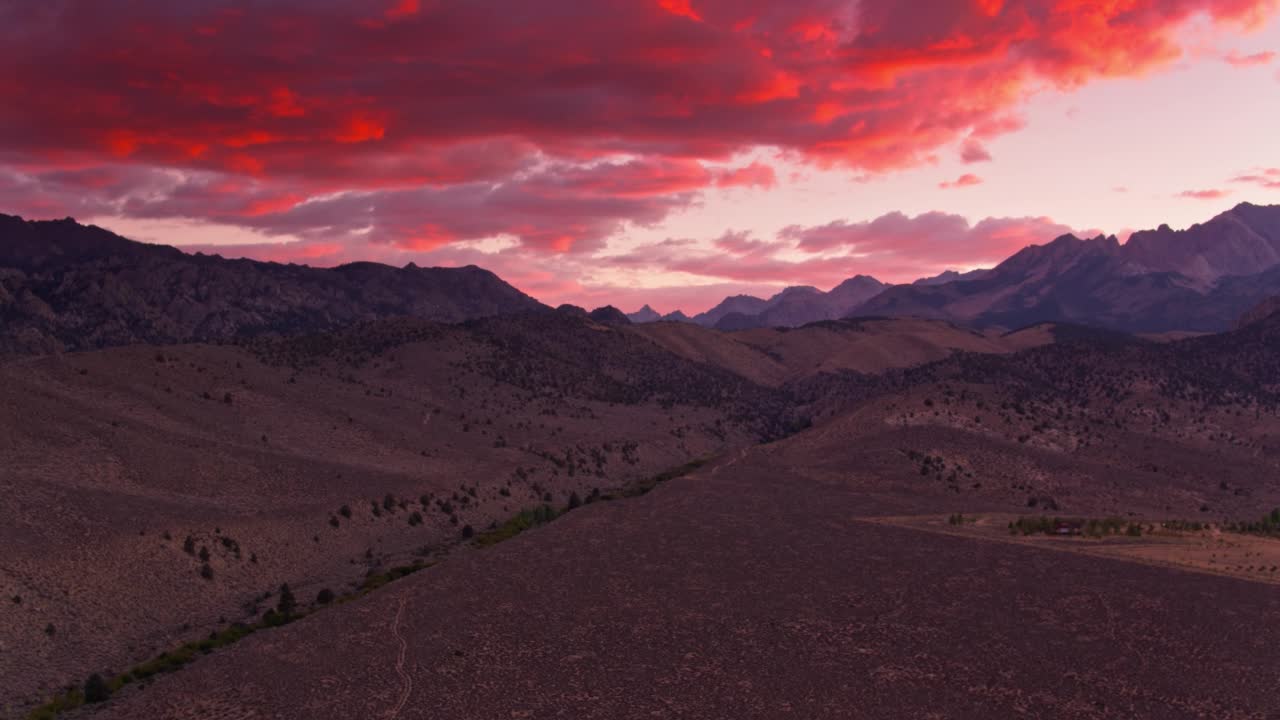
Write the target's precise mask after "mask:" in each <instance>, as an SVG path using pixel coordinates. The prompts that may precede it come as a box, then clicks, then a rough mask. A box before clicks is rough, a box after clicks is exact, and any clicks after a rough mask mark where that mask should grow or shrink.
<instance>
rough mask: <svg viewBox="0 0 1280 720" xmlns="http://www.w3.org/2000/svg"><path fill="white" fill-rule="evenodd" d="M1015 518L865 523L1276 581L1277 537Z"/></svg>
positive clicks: (1279, 570) (1279, 572) (1279, 580)
mask: <svg viewBox="0 0 1280 720" xmlns="http://www.w3.org/2000/svg"><path fill="white" fill-rule="evenodd" d="M1020 517H1027V516H1026V515H1014V514H1009V513H985V514H980V515H972V516H967V517H966V519H965V522H963V523H961V524H958V525H957V524H953V523H951V522H950V521H949V518H950V516H949V515H948V516H945V517H944V516H942V515H918V516H906V517H872V518H868V519H867V522H874V523H878V524H882V525H895V526H900V527H906V528H911V529H915V530H927V531H931V532H937V533H943V534H947V535H953V536H957V537H964V538H972V539H979V540H986V541H989V542H1006V543H1015V544H1020V545H1027V546H1031V547H1039V548H1047V549H1051V550H1059V551H1062V552H1073V553H1083V554H1086V555H1101V556H1106V557H1112V558H1117V559H1122V560H1130V561H1134V562H1141V563H1146V564H1150V565H1158V566H1162V567H1174V568H1179V569H1187V570H1195V571H1198V572H1204V573H1211V574H1215V575H1227V576H1230V577H1236V578H1241V579H1245V580H1253V581H1255V582H1264V583H1271V584H1277V585H1280V539H1277V538H1272V537H1263V536H1258V535H1247V534H1240V533H1233V532H1224V531H1222V530H1221V529H1219V528H1217V527H1210V528H1207V529H1204V530H1201V531H1195V532H1192V531H1188V530H1180V529H1171V528H1166V527H1164V526H1163V524H1162V523H1139V524H1140V525H1141V528H1142V530H1141V532H1142V535H1140V536H1138V537H1129V536H1127V535H1109V536H1106V537H1100V538H1095V537H1087V536H1083V535H1081V536H1068V537H1059V536H1053V535H1044V534H1034V535H1023V534H1021V533H1018V534H1011V533H1010V532H1009V530H1008V524H1009V523H1010V522H1011V521H1016V520H1017V519H1018V518H1020Z"/></svg>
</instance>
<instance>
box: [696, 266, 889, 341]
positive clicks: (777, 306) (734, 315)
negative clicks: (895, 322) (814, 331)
mask: <svg viewBox="0 0 1280 720" xmlns="http://www.w3.org/2000/svg"><path fill="white" fill-rule="evenodd" d="M886 287H888V286H887V285H885V284H884V283H882V282H880V281H879V280H876V279H875V278H873V277H868V276H866V275H857V276H855V277H851V278H849V279H848V280H845V281H844V282H842V283H840V284H839V285H837V286H835V287H834V288H832V289H831V290H830V291H829V292H822V291H821V290H819V289H817V288H815V287H809V286H807V285H806V286H795V287H789V288H786V289H785V290H783V291H782V292H780V293H778V294H777V295H774V296H773V297H771V298H769V299H768V300H761V299H760V298H757V297H752V296H750V295H736V296H734V297H730V298H725V299H724V301H722V302H721V303H720V304H719V305H717V306H715V307H714V308H712V309H711V310H708V311H707V312H705V313H702V314H700V315H697V316H695V317H694V318H693V321H694V322H695V323H698V324H699V325H703V326H706V327H714V328H717V329H720V330H745V329H749V328H758V327H800V326H801V325H807V324H809V323H812V322H819V321H822V320H837V319H839V318H842V317H844V316H845V315H847V314H848V313H849V311H850V310H852V309H853V308H855V307H857V306H858V305H860V304H861V303H863V302H865V301H866V300H869V299H870V298H872V297H875V296H876V295H879V294H880V293H881V292H882V291H883V290H884V289H885V288H886Z"/></svg>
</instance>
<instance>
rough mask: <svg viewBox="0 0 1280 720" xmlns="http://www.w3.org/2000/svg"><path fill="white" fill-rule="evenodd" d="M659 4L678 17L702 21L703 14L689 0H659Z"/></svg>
mask: <svg viewBox="0 0 1280 720" xmlns="http://www.w3.org/2000/svg"><path fill="white" fill-rule="evenodd" d="M658 6H659V7H661V8H662V9H663V10H666V11H667V12H669V13H671V14H672V15H675V16H677V17H686V18H689V19H690V20H695V21H697V22H702V16H701V15H699V14H698V13H697V11H696V10H694V9H693V6H692V5H691V4H690V2H689V0H658Z"/></svg>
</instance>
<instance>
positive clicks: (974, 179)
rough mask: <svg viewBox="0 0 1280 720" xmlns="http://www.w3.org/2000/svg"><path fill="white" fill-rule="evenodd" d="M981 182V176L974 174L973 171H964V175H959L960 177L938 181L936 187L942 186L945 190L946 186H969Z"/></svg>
mask: <svg viewBox="0 0 1280 720" xmlns="http://www.w3.org/2000/svg"><path fill="white" fill-rule="evenodd" d="M981 184H982V178H980V177H978V176H977V175H974V174H973V173H965V174H964V175H961V176H960V177H958V178H956V179H955V180H952V181H950V182H942V183H938V187H940V188H943V189H944V190H945V189H947V188H962V187H971V186H973V185H981Z"/></svg>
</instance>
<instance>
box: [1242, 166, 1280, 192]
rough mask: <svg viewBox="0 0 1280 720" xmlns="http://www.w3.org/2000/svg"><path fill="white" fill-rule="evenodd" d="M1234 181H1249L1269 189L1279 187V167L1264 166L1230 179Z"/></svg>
mask: <svg viewBox="0 0 1280 720" xmlns="http://www.w3.org/2000/svg"><path fill="white" fill-rule="evenodd" d="M1231 182H1235V183H1251V184H1253V185H1257V186H1258V187H1261V188H1266V189H1269V190H1275V189H1280V168H1264V169H1262V170H1257V171H1255V172H1252V173H1248V174H1244V175H1239V176H1237V177H1234V178H1232V179H1231Z"/></svg>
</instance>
